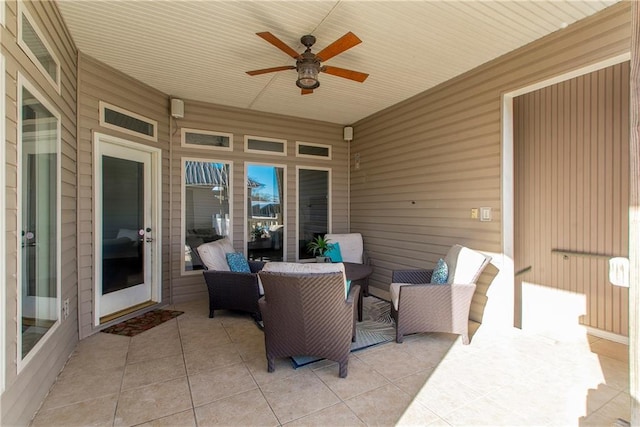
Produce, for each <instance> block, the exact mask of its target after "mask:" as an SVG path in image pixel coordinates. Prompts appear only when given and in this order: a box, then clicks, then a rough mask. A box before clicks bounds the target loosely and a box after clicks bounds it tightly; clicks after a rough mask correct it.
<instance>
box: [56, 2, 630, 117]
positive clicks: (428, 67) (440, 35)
mask: <svg viewBox="0 0 640 427" xmlns="http://www.w3.org/2000/svg"><path fill="white" fill-rule="evenodd" d="M617 1H618V0H588V1H562V0H554V1H532V0H530V1H453V0H449V1H344V0H343V1H340V0H339V1H322V0H321V1H178V0H170V1H136V0H123V1H78V0H58V4H59V7H60V10H61V12H62V15H63V17H64V20H65V22H66V24H67V25H68V27H69V29H70V32H71V34H72V36H73V38H74V40H75V43H76V45H77V46H78V48H79V49H80V50H81V51H82V52H83V53H85V54H88V55H90V56H92V57H94V58H96V59H98V60H100V61H102V62H104V63H106V64H108V65H110V66H112V67H114V68H116V69H118V70H120V71H122V72H124V73H126V74H128V75H130V76H132V77H134V78H136V79H138V80H140V81H142V82H144V83H146V84H148V85H150V86H152V87H154V88H156V89H158V90H160V91H162V92H164V93H167V94H168V95H171V96H173V97H177V98H182V99H190V100H197V101H204V102H210V103H214V104H221V105H227V106H233V107H239V108H247V109H251V110H257V111H266V112H272V113H280V114H286V115H290V116H296V117H303V118H309V119H317V120H323V121H328V122H332V123H338V124H351V123H354V122H356V121H358V120H360V119H362V118H364V117H367V116H369V115H371V114H373V113H375V112H377V111H380V110H382V109H384V108H386V107H389V106H392V105H394V104H396V103H398V102H400V101H403V100H405V99H407V98H410V97H411V96H413V95H416V94H418V93H420V92H423V91H425V90H427V89H429V88H431V87H433V86H436V85H437V84H439V83H442V82H444V81H446V80H449V79H451V78H453V77H455V76H457V75H459V74H462V73H464V72H466V71H468V70H470V69H472V68H475V67H477V66H478V65H481V64H483V63H485V62H487V61H490V60H491V59H494V58H496V57H499V56H501V55H503V54H505V53H507V52H509V51H511V50H514V49H516V48H518V47H520V46H523V45H525V44H527V43H530V42H532V41H534V40H536V39H538V38H540V37H543V36H545V35H547V34H549V33H552V32H554V31H561V28H562V27H563V26H565V25H570V24H572V23H573V22H575V21H578V20H580V19H582V18H585V17H587V16H589V15H592V14H593V13H595V12H598V11H599V10H601V9H604V8H605V7H607V6H610V5H612V4H614V3H616V2H617ZM262 31H269V32H271V33H273V34H274V35H275V36H277V37H278V38H280V39H281V40H282V41H284V42H285V43H287V44H288V45H289V46H291V47H292V48H294V49H295V50H296V51H298V52H302V51H304V47H303V46H302V44H301V43H300V37H301V36H302V35H304V34H313V35H315V36H316V38H317V42H316V44H315V46H314V47H313V49H312V50H313V52H318V51H319V50H321V49H322V48H324V47H325V46H327V45H328V44H330V43H331V42H333V41H334V40H336V39H337V38H339V37H341V36H342V35H344V34H345V33H347V32H348V31H352V32H353V33H355V34H356V35H357V36H358V37H359V38H360V39H362V43H361V44H359V45H358V46H355V47H353V48H351V49H349V50H347V51H346V52H344V53H342V54H340V55H338V56H336V57H334V58H331V59H330V60H328V61H326V64H327V65H333V66H336V67H342V68H349V69H353V70H356V71H361V72H365V73H369V75H370V76H369V78H368V79H367V80H366V81H365V82H364V83H357V82H353V81H351V80H346V79H342V78H339V77H335V76H332V75H328V74H324V73H321V74H320V82H321V84H320V87H319V88H318V89H316V90H315V92H314V93H313V94H312V95H305V96H302V95H300V90H299V89H298V88H297V87H296V85H295V81H296V77H297V75H296V72H295V71H294V70H290V71H280V72H276V73H272V74H264V75H260V76H254V77H251V76H249V75H247V74H246V73H245V71H248V70H255V69H262V68H270V67H275V66H280V65H295V60H293V59H292V58H291V57H289V56H287V55H286V54H285V53H283V52H282V51H280V50H278V49H277V48H275V47H274V46H272V45H271V44H269V43H267V42H266V41H264V40H262V39H261V38H259V37H258V36H256V35H255V33H257V32H262ZM187 114H188V112H187Z"/></svg>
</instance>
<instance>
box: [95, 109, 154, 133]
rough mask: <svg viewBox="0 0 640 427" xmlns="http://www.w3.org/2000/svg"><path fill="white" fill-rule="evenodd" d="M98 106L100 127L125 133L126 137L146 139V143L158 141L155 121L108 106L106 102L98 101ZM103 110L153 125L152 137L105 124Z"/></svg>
mask: <svg viewBox="0 0 640 427" xmlns="http://www.w3.org/2000/svg"><path fill="white" fill-rule="evenodd" d="M98 105H99V109H100V126H102V127H104V128H107V129H112V130H116V131H118V132H122V133H126V134H127V135H132V136H137V137H138V138H142V139H146V140H148V141H153V142H157V141H158V122H157V121H156V120H153V119H150V118H148V117H145V116H142V115H140V114H136V113H134V112H132V111H129V110H126V109H124V108H120V107H116V106H115V105H113V104H109V103H107V102H104V101H100V102H99V103H98ZM105 108H108V109H109V110H113V111H117V112H118V113H121V114H124V115H127V116H131V117H134V118H136V119H138V120H141V121H143V122H147V123H149V124H152V125H153V135H145V134H143V133H140V132H136V131H133V130H130V129H127V128H123V127H120V126H116V125H112V124H111V123H107V122H106V120H105Z"/></svg>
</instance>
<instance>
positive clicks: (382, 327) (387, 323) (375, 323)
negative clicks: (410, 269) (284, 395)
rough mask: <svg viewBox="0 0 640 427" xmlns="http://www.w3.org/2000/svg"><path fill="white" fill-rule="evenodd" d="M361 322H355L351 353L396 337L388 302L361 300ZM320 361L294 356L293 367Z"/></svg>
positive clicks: (373, 298) (374, 299) (373, 299)
mask: <svg viewBox="0 0 640 427" xmlns="http://www.w3.org/2000/svg"><path fill="white" fill-rule="evenodd" d="M363 300H364V302H363V304H362V322H356V341H355V342H353V343H351V351H352V352H354V351H358V350H362V349H365V348H369V347H373V346H374V345H378V344H383V343H386V342H389V341H392V340H394V339H395V337H396V327H395V322H394V321H393V318H392V317H391V306H390V305H389V301H384V300H381V299H379V298H376V297H374V296H368V297H365V298H363ZM318 360H322V359H321V358H318V357H314V356H294V357H292V358H291V361H292V362H293V366H294V367H295V368H299V367H301V366H304V365H308V364H309V363H314V362H317V361H318Z"/></svg>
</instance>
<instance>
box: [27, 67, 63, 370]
mask: <svg viewBox="0 0 640 427" xmlns="http://www.w3.org/2000/svg"><path fill="white" fill-rule="evenodd" d="M17 89H18V94H17V103H16V105H17V108H18V112H17V119H18V126H17V128H18V129H17V136H18V140H17V147H16V151H17V158H18V174H17V175H18V176H17V194H18V200H17V213H18V218H17V221H16V223H17V229H18V230H21V229H22V209H23V206H22V191H23V182H22V167H23V165H22V164H21V159H22V140H23V135H22V128H23V119H22V113H21V110H22V102H23V99H22V91H23V89H27V90H28V91H29V92H30V93H31V94H32V95H33V96H34V97H35V98H36V99H37V100H38V102H39V103H41V104H42V106H44V107H45V108H46V109H47V110H49V112H50V113H51V114H52V115H53V116H54V117H55V118H56V119H57V125H56V224H55V227H56V233H57V236H61V235H62V215H61V207H62V194H61V190H62V172H61V170H62V169H61V168H62V159H61V157H62V155H61V147H62V119H61V115H60V112H59V111H58V110H57V109H56V108H55V107H54V106H53V104H52V103H50V102H49V100H48V99H47V98H46V97H45V96H44V95H43V94H42V92H41V91H40V90H38V89H37V88H36V86H35V85H34V84H32V83H31V82H30V81H29V80H28V79H27V78H26V77H24V76H23V75H22V74H21V73H20V72H19V71H18V84H17ZM21 239H22V236H21V235H20V233H16V241H15V244H16V248H20V247H21V246H22V242H21ZM61 252H62V244H61V239H56V271H57V276H56V313H57V314H56V317H57V319H56V321H55V323H54V324H53V325H51V327H50V328H49V329H48V330H47V332H46V333H45V334H44V335H43V337H42V338H41V339H40V340H39V341H38V342H37V343H36V345H34V346H33V347H32V348H31V350H29V352H28V353H27V355H26V356H25V357H24V358H23V357H22V331H21V328H22V320H21V319H22V302H23V295H22V255H21V254H18V256H17V272H16V280H17V287H18V289H17V291H18V292H17V297H18V298H17V303H18V306H17V316H16V317H17V322H16V326H17V329H16V333H17V339H16V341H17V346H16V361H17V365H18V366H17V370H18V373H20V372H22V370H23V369H24V368H25V367H26V366H27V365H28V364H29V362H30V361H31V360H33V358H34V357H35V355H36V354H38V353H39V352H40V351H41V350H42V348H43V347H44V346H45V345H46V344H47V342H48V341H49V340H50V339H51V337H52V336H53V335H54V332H55V331H56V330H57V329H58V328H59V327H60V324H61V323H62V275H61V271H62V270H61V269H62V253H61Z"/></svg>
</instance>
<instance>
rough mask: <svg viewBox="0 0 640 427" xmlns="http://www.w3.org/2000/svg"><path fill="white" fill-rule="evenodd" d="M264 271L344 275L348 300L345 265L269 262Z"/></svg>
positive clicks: (339, 263)
mask: <svg viewBox="0 0 640 427" xmlns="http://www.w3.org/2000/svg"><path fill="white" fill-rule="evenodd" d="M262 271H267V272H272V273H300V274H314V273H315V274H318V273H342V277H343V278H344V297H345V298H347V293H348V289H349V288H348V284H347V277H346V276H345V272H344V264H343V263H341V262H336V263H331V262H327V263H311V262H309V263H296V262H268V263H266V264H265V265H264V267H263V268H262Z"/></svg>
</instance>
